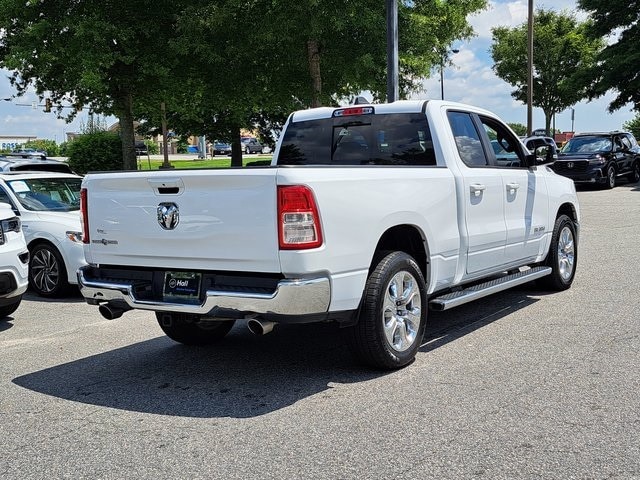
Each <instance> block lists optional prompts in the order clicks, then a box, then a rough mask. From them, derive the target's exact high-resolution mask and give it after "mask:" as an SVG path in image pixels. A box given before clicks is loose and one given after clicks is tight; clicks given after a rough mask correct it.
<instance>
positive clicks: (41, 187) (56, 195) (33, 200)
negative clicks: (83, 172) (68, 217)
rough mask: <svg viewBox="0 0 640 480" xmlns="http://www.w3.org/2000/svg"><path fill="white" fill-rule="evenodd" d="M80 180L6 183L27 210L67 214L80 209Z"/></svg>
mask: <svg viewBox="0 0 640 480" xmlns="http://www.w3.org/2000/svg"><path fill="white" fill-rule="evenodd" d="M81 182H82V179H81V178H31V179H21V180H17V179H16V180H11V181H9V182H7V183H8V184H9V186H10V187H11V190H13V192H14V193H15V195H16V197H17V198H18V200H19V201H20V203H21V204H22V206H24V208H26V209H27V210H33V211H39V212H42V211H54V212H69V211H73V210H79V209H80V184H81Z"/></svg>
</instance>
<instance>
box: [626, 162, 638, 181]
mask: <svg viewBox="0 0 640 480" xmlns="http://www.w3.org/2000/svg"><path fill="white" fill-rule="evenodd" d="M627 180H629V181H630V182H631V183H638V182H640V162H639V161H635V162H634V163H633V167H631V173H630V174H629V176H628V177H627Z"/></svg>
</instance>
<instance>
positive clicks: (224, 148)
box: [213, 141, 231, 155]
mask: <svg viewBox="0 0 640 480" xmlns="http://www.w3.org/2000/svg"><path fill="white" fill-rule="evenodd" d="M213 154H214V155H231V145H229V144H228V143H226V142H218V141H215V142H213Z"/></svg>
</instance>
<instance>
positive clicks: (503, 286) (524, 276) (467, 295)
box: [429, 267, 551, 311]
mask: <svg viewBox="0 0 640 480" xmlns="http://www.w3.org/2000/svg"><path fill="white" fill-rule="evenodd" d="M550 273H551V268H550V267H533V268H530V269H528V270H524V271H522V272H518V273H512V274H510V275H505V276H504V277H500V278H496V279H495V280H491V281H489V282H484V283H479V284H477V285H473V286H472V287H468V288H465V289H463V290H458V291H455V292H451V293H447V294H445V295H441V296H438V297H434V298H432V299H431V300H429V307H430V308H431V309H432V310H438V311H441V310H448V309H450V308H453V307H457V306H458V305H462V304H464V303H467V302H471V301H473V300H477V299H478V298H482V297H486V296H487V295H491V294H494V293H497V292H501V291H503V290H507V289H509V288H511V287H515V286H516V285H522V284H523V283H527V282H530V281H532V280H535V279H537V278H540V277H544V276H545V275H549V274H550Z"/></svg>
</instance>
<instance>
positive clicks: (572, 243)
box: [537, 215, 578, 291]
mask: <svg viewBox="0 0 640 480" xmlns="http://www.w3.org/2000/svg"><path fill="white" fill-rule="evenodd" d="M577 261H578V242H577V241H576V226H575V224H574V223H573V220H571V219H570V218H569V217H567V216H566V215H560V216H559V217H558V218H557V219H556V223H555V225H554V227H553V235H552V236H551V245H550V246H549V253H548V255H547V259H546V260H545V262H544V265H545V266H547V267H551V274H550V275H547V276H545V277H542V278H540V279H539V280H538V281H537V282H538V285H540V286H541V287H542V288H545V289H548V290H554V291H562V290H567V289H568V288H569V287H571V284H572V283H573V279H574V277H575V275H576V266H577Z"/></svg>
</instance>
